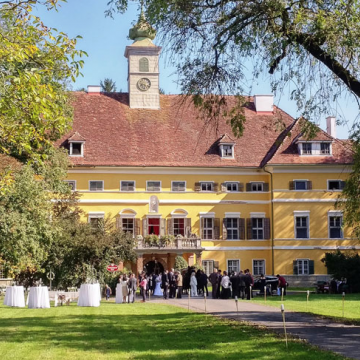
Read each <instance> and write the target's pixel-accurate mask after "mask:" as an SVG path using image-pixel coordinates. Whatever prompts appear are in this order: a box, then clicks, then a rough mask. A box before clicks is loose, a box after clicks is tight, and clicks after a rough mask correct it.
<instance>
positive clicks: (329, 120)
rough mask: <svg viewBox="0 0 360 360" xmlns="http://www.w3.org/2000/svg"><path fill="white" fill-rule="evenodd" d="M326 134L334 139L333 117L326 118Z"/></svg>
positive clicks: (334, 121)
mask: <svg viewBox="0 0 360 360" xmlns="http://www.w3.org/2000/svg"><path fill="white" fill-rule="evenodd" d="M326 132H327V133H328V134H329V135H330V136H332V137H333V138H336V118H335V116H328V117H327V118H326Z"/></svg>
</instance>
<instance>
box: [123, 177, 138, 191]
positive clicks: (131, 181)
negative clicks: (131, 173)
mask: <svg viewBox="0 0 360 360" xmlns="http://www.w3.org/2000/svg"><path fill="white" fill-rule="evenodd" d="M123 182H133V183H134V190H122V183H123ZM120 191H121V192H131V193H132V192H135V191H136V181H135V180H121V181H120Z"/></svg>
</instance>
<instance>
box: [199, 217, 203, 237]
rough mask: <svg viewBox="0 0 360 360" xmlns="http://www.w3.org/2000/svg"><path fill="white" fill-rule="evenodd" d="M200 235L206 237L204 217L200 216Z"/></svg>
mask: <svg viewBox="0 0 360 360" xmlns="http://www.w3.org/2000/svg"><path fill="white" fill-rule="evenodd" d="M200 237H201V239H204V218H200Z"/></svg>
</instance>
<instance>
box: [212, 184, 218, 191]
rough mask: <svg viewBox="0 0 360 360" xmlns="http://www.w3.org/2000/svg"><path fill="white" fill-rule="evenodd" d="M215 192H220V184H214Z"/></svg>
mask: <svg viewBox="0 0 360 360" xmlns="http://www.w3.org/2000/svg"><path fill="white" fill-rule="evenodd" d="M213 191H215V192H218V191H219V184H218V183H214V184H213Z"/></svg>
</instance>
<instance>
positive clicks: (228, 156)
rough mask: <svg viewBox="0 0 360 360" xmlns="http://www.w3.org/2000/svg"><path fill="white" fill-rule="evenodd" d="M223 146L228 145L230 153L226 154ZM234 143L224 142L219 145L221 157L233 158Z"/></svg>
mask: <svg viewBox="0 0 360 360" xmlns="http://www.w3.org/2000/svg"><path fill="white" fill-rule="evenodd" d="M225 146H229V147H230V149H231V155H227V154H225V153H226V150H225ZM234 148H235V147H234V144H229V143H224V144H221V145H220V151H221V157H222V158H224V159H234Z"/></svg>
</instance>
